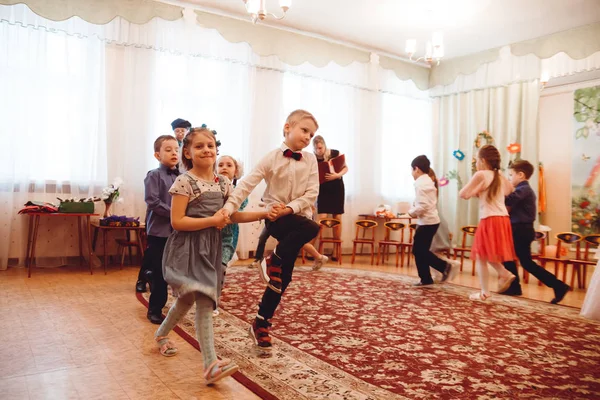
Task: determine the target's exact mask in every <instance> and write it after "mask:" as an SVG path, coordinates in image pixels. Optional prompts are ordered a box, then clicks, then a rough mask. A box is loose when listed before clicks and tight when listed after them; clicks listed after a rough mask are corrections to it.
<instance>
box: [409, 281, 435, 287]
mask: <svg viewBox="0 0 600 400" xmlns="http://www.w3.org/2000/svg"><path fill="white" fill-rule="evenodd" d="M431 285H433V282H431V283H423V282H417V283H413V286H414V287H421V286H431Z"/></svg>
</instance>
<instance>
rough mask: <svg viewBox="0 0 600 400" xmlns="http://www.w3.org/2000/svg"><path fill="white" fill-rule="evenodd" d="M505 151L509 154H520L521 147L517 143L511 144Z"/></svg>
mask: <svg viewBox="0 0 600 400" xmlns="http://www.w3.org/2000/svg"><path fill="white" fill-rule="evenodd" d="M506 149H507V150H508V152H509V153H510V154H517V153H520V152H521V145H520V144H519V143H511V144H509V145H508V146H506Z"/></svg>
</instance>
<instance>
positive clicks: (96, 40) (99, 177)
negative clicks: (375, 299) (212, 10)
mask: <svg viewBox="0 0 600 400" xmlns="http://www.w3.org/2000/svg"><path fill="white" fill-rule="evenodd" d="M0 29H1V31H0V32H1V33H0V34H1V35H2V36H1V37H0V39H1V41H0V42H1V43H3V46H2V47H1V48H0V68H1V69H0V89H2V93H9V95H8V96H2V98H1V100H0V102H2V103H1V104H2V107H1V108H0V133H1V134H2V138H3V139H6V140H5V143H8V144H9V147H10V149H11V151H10V152H8V156H7V157H4V158H3V159H2V160H1V161H0V166H1V172H0V177H1V179H2V180H1V182H2V186H1V187H2V191H1V196H2V197H1V198H0V201H1V202H2V206H3V211H2V213H0V227H2V231H1V232H0V236H1V237H0V239H2V244H0V268H2V267H6V265H7V263H6V260H7V258H9V257H10V258H18V259H20V260H21V262H22V259H23V257H24V254H25V248H26V234H27V233H26V226H25V225H24V224H23V222H25V217H21V216H18V217H17V216H16V212H17V211H18V210H19V209H20V208H21V207H22V205H23V203H25V201H27V200H49V201H52V200H55V197H57V195H58V196H59V197H67V196H69V197H71V196H75V197H87V196H89V195H92V194H98V193H100V190H101V189H102V187H103V186H105V185H106V184H108V183H110V182H112V181H113V180H114V179H115V178H116V177H120V178H122V179H123V181H124V184H123V186H122V190H121V197H122V202H121V203H118V204H116V205H114V206H113V208H114V209H113V211H114V213H115V214H117V215H128V216H141V217H142V218H143V215H144V212H145V203H144V200H143V179H144V177H145V175H146V172H147V171H148V170H149V169H152V168H155V167H156V166H157V163H156V160H155V159H154V157H153V156H152V153H153V150H152V143H153V141H154V139H155V138H156V137H157V136H159V135H161V134H167V133H171V127H170V125H169V124H170V122H171V121H172V120H174V119H175V118H185V119H187V120H189V121H191V122H192V124H193V125H195V126H198V125H201V124H203V123H205V124H207V125H208V126H209V127H211V128H212V129H215V130H217V132H218V133H217V136H218V138H219V139H220V140H221V141H222V143H223V145H222V147H221V149H220V154H228V155H232V156H234V157H236V158H239V159H241V161H242V163H243V164H244V166H245V169H246V171H249V170H250V169H251V168H252V166H253V165H254V164H255V163H256V162H257V161H258V160H259V159H260V158H261V157H262V156H263V155H264V154H265V153H266V152H267V151H269V150H270V149H272V148H274V147H276V146H278V145H279V144H280V143H281V141H282V140H283V136H282V127H283V123H284V121H285V117H286V116H287V114H288V113H289V112H290V111H292V110H293V109H295V108H306V109H308V110H309V111H311V112H312V113H314V114H315V116H316V118H317V119H318V121H319V124H320V127H321V129H320V131H319V133H320V134H322V135H323V136H324V137H325V138H326V140H327V143H328V145H329V146H330V147H332V148H336V149H339V150H340V151H341V152H342V153H344V154H346V156H347V160H348V165H349V170H350V171H349V173H348V174H347V175H346V176H345V177H344V181H345V183H346V194H347V203H346V214H345V217H344V236H343V239H344V240H345V247H346V248H348V247H350V246H351V240H350V239H351V235H352V229H353V222H354V220H355V219H356V218H357V215H358V214H359V213H369V212H372V211H373V209H374V207H375V206H376V205H377V204H379V203H380V202H384V201H385V202H387V203H389V204H395V203H396V202H398V201H403V200H406V199H407V198H408V197H411V195H412V182H411V181H410V175H409V167H408V165H409V164H410V160H411V159H412V158H413V157H414V156H415V155H417V154H421V153H425V154H430V153H431V151H432V148H431V145H432V144H431V130H430V124H431V122H430V121H431V105H430V101H429V99H428V96H427V92H422V91H419V90H418V89H417V88H416V86H415V85H414V84H413V83H412V82H408V81H407V82H403V81H399V80H398V79H397V78H396V77H395V75H393V73H390V72H389V71H385V72H384V71H383V70H382V69H381V68H380V67H379V66H378V64H377V62H376V61H375V62H372V63H370V64H360V63H353V64H351V65H349V66H346V67H341V66H339V65H337V64H333V63H332V64H329V65H327V66H326V67H324V68H316V67H314V66H311V65H308V64H306V65H300V66H294V67H292V66H289V65H285V64H283V63H281V62H280V61H279V60H278V59H277V58H276V57H259V56H257V55H255V54H253V53H252V52H251V50H250V48H249V46H248V45H247V44H244V43H239V44H232V43H228V42H227V41H226V40H224V39H223V38H222V37H220V36H219V35H218V33H216V31H214V30H209V29H204V28H202V27H200V26H198V25H196V22H195V18H194V19H193V20H190V19H182V20H178V21H173V22H168V21H162V20H159V19H153V20H152V21H150V22H149V23H147V24H144V25H135V24H131V23H129V22H127V21H124V20H122V19H121V18H115V19H114V20H113V21H111V22H110V23H109V24H107V25H102V26H96V25H91V24H88V23H86V22H84V21H82V20H80V19H78V18H76V17H74V18H71V19H69V20H67V21H63V22H54V21H47V20H44V19H43V18H41V17H38V16H36V15H35V14H33V13H32V12H31V11H29V9H27V8H26V7H25V6H23V5H15V6H10V7H6V6H0ZM5 43H6V45H4V44H5ZM390 74H391V75H390ZM390 149H395V150H394V151H392V152H390V151H391V150H390ZM394 171H404V172H403V173H402V174H401V177H400V178H396V177H395V175H394ZM32 183H33V184H34V185H33V186H32V185H31V184H32ZM263 191H264V186H261V187H259V188H257V189H256V190H255V191H254V193H252V195H251V197H250V206H249V207H250V209H255V208H256V207H258V205H259V203H260V198H261V196H262V193H263ZM61 194H62V196H61ZM102 211H103V206H102V205H99V207H98V208H97V212H102ZM65 221H66V220H65ZM65 221H62V222H60V223H59V224H58V225H60V227H57V226H55V227H53V228H52V237H50V235H49V234H48V232H47V230H46V231H44V230H42V232H41V234H40V242H39V243H40V247H38V251H37V255H38V256H41V257H45V256H53V255H56V256H58V255H76V254H77V253H78V248H77V242H76V232H77V231H76V229H74V228H73V227H72V226H69V225H68V224H66V223H65ZM57 222H58V221H57ZM43 223H44V222H43ZM57 229H60V232H61V233H60V234H56V232H57ZM260 229H261V224H258V223H255V224H247V225H243V226H242V228H241V237H240V245H239V250H240V251H241V257H245V256H246V255H247V252H248V251H249V250H252V249H253V248H254V246H255V243H256V238H257V236H258V233H259V232H260ZM71 235H74V236H73V238H71ZM64 243H72V244H71V247H69V249H67V250H65V248H64ZM113 245H114V244H113ZM1 246H3V247H1ZM100 250H101V249H100ZM61 263H64V260H58V261H57V262H53V263H52V264H53V265H58V264H61Z"/></svg>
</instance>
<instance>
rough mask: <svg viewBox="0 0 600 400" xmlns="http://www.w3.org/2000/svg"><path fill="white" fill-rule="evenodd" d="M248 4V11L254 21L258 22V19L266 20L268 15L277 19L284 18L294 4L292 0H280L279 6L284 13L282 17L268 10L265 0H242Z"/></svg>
mask: <svg viewBox="0 0 600 400" xmlns="http://www.w3.org/2000/svg"><path fill="white" fill-rule="evenodd" d="M242 1H243V2H244V4H245V5H246V11H248V14H250V15H251V17H252V23H254V24H255V23H256V21H257V20H259V19H260V20H261V21H263V20H265V19H266V18H267V17H268V16H271V17H273V18H275V19H284V18H285V13H286V12H287V10H289V9H290V7H291V5H292V0H279V7H281V11H283V14H282V15H281V17H278V16H277V15H275V14H272V13H270V12H267V7H266V6H265V0H242Z"/></svg>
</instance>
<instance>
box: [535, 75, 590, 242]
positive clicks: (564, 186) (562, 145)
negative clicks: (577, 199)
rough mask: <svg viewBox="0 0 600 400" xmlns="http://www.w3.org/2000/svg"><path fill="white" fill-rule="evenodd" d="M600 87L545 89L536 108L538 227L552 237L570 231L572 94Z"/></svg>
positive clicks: (587, 83)
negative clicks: (542, 200) (540, 170)
mask: <svg viewBox="0 0 600 400" xmlns="http://www.w3.org/2000/svg"><path fill="white" fill-rule="evenodd" d="M597 85H600V80H592V81H586V82H581V83H577V84H571V85H565V86H560V87H553V88H548V89H544V91H543V92H542V95H541V98H540V105H539V125H538V129H539V135H540V140H539V145H540V149H539V151H540V153H539V159H540V161H541V162H542V163H543V164H544V171H545V175H544V176H545V178H546V198H547V208H546V213H545V214H543V215H542V217H541V219H540V223H542V224H544V225H548V226H550V227H551V228H552V235H555V234H556V233H558V232H567V231H571V169H572V168H571V166H572V157H573V156H572V147H573V146H572V145H573V134H574V130H573V126H574V122H573V92H574V91H575V90H577V89H580V88H584V87H590V86H597Z"/></svg>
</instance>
